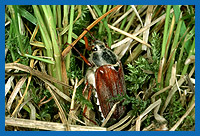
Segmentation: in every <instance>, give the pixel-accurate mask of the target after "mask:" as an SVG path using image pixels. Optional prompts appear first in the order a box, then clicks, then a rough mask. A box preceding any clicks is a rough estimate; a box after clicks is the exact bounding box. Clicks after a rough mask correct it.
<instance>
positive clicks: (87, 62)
mask: <svg viewBox="0 0 200 136" xmlns="http://www.w3.org/2000/svg"><path fill="white" fill-rule="evenodd" d="M65 45H69V46H71V47H72V48H73V49H74V50H75V51H76V52H77V53H78V54H79V55H80V57H81V58H82V59H83V60H84V61H85V63H86V64H88V65H89V66H90V67H91V66H92V64H91V63H90V62H89V61H88V60H87V59H86V58H85V57H84V56H83V55H82V54H81V53H80V52H79V51H78V50H77V49H76V48H75V47H74V46H72V45H71V44H69V43H68V42H66V43H65Z"/></svg>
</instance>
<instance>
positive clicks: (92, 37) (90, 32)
mask: <svg viewBox="0 0 200 136" xmlns="http://www.w3.org/2000/svg"><path fill="white" fill-rule="evenodd" d="M83 30H86V31H88V32H89V34H90V35H91V36H92V38H93V39H94V41H96V38H95V37H94V35H93V34H92V33H91V32H90V31H89V30H88V29H87V28H83Z"/></svg>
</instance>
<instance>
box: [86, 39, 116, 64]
mask: <svg viewBox="0 0 200 136" xmlns="http://www.w3.org/2000/svg"><path fill="white" fill-rule="evenodd" d="M89 61H90V62H91V63H92V64H93V65H95V66H97V67H100V66H103V65H114V64H116V63H117V62H118V59H117V56H116V55H115V54H114V53H113V51H111V50H110V49H108V48H106V46H105V44H104V43H103V42H101V41H98V40H96V41H95V42H94V44H93V45H92V53H91V55H90V58H89Z"/></svg>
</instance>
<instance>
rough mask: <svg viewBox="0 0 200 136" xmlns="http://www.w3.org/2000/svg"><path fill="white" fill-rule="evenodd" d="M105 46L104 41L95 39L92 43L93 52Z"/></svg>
mask: <svg viewBox="0 0 200 136" xmlns="http://www.w3.org/2000/svg"><path fill="white" fill-rule="evenodd" d="M105 48H106V46H105V43H104V42H102V41H99V40H96V41H95V42H94V43H93V45H92V51H93V52H99V51H101V50H103V49H105Z"/></svg>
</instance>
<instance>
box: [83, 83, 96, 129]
mask: <svg viewBox="0 0 200 136" xmlns="http://www.w3.org/2000/svg"><path fill="white" fill-rule="evenodd" d="M86 86H88V82H86ZM84 89H85V88H84ZM83 91H85V90H83ZM91 94H92V86H91V85H90V86H89V91H88V97H87V100H90V97H91ZM86 111H87V106H86V105H85V108H84V110H83V116H84V117H85V118H86V119H88V120H89V121H91V122H92V123H94V124H95V125H97V123H96V122H95V121H94V120H91V119H89V118H88V117H87V116H86V115H85V113H86Z"/></svg>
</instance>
